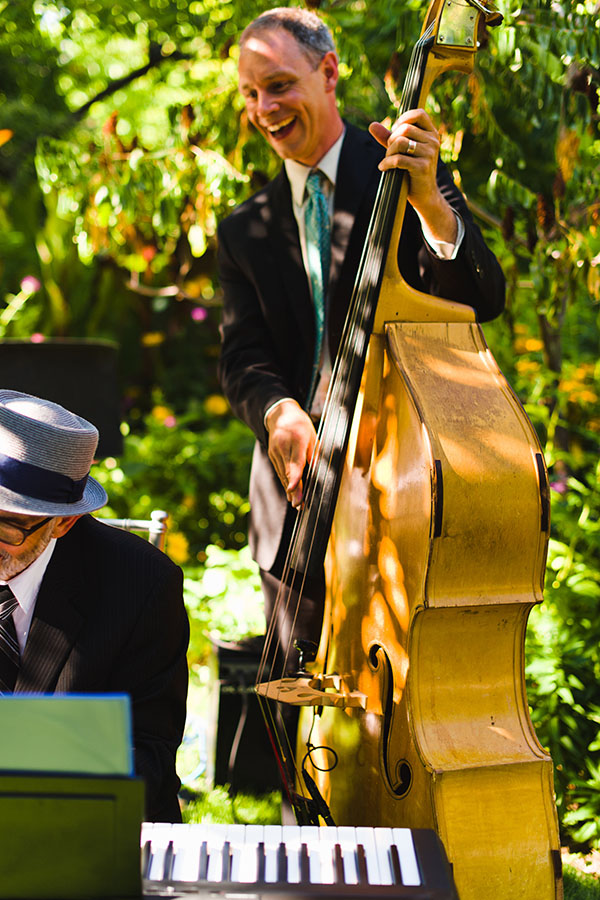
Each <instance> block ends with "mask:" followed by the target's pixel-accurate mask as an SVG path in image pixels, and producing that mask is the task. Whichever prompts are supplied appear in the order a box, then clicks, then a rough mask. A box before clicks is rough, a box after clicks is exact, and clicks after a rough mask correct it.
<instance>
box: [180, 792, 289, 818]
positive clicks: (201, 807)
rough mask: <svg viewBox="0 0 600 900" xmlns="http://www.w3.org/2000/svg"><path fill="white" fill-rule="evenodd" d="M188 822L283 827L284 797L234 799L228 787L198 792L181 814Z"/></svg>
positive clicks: (244, 796)
mask: <svg viewBox="0 0 600 900" xmlns="http://www.w3.org/2000/svg"><path fill="white" fill-rule="evenodd" d="M182 817H183V821H184V822H185V823H188V822H190V823H194V822H216V823H220V824H222V825H235V824H243V825H280V824H281V795H280V794H279V793H273V794H266V795H264V796H262V797H254V796H252V795H250V794H236V795H235V796H232V795H231V794H230V793H229V792H228V790H227V787H217V788H213V789H210V788H206V789H205V790H199V791H198V792H197V794H196V795H195V796H193V797H191V799H190V800H188V802H187V803H186V805H185V806H184V808H183V812H182Z"/></svg>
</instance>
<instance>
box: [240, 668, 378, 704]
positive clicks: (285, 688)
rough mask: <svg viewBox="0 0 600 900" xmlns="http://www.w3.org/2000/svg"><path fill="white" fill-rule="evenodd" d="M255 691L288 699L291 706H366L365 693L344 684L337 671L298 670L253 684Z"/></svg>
mask: <svg viewBox="0 0 600 900" xmlns="http://www.w3.org/2000/svg"><path fill="white" fill-rule="evenodd" d="M255 690H256V692H257V694H259V695H260V696H261V697H266V698H267V699H268V700H277V701H279V702H281V703H290V704H292V706H334V707H336V708H337V709H347V708H349V707H353V708H358V709H366V708H367V695H366V694H362V693H361V692H360V691H349V690H346V689H345V688H344V685H343V682H342V678H341V677H340V676H339V675H327V674H324V673H319V674H310V675H309V674H302V675H291V676H284V677H283V678H276V679H274V680H273V681H263V682H261V683H260V684H257V685H255Z"/></svg>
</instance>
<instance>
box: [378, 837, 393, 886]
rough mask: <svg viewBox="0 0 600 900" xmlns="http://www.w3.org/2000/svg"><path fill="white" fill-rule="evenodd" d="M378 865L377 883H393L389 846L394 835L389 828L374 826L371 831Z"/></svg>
mask: <svg viewBox="0 0 600 900" xmlns="http://www.w3.org/2000/svg"><path fill="white" fill-rule="evenodd" d="M373 836H374V839H375V847H376V851H377V863H378V866H379V884H393V883H394V878H393V870H392V860H391V857H390V847H391V845H392V841H393V840H394V836H393V834H392V829H391V828H375V829H374V831H373Z"/></svg>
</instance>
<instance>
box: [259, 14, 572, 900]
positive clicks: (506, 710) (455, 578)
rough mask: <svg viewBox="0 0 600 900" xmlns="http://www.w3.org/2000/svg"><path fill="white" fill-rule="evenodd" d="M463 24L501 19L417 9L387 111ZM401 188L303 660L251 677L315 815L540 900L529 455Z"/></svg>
mask: <svg viewBox="0 0 600 900" xmlns="http://www.w3.org/2000/svg"><path fill="white" fill-rule="evenodd" d="M481 17H483V18H484V19H485V21H486V23H487V24H488V25H494V24H498V23H499V21H500V20H501V17H500V16H499V15H498V14H497V13H496V12H495V10H494V9H493V8H491V7H488V6H486V5H484V4H483V3H482V2H480V0H433V2H432V4H431V6H430V7H429V10H428V13H427V16H426V19H425V23H424V25H423V30H422V33H421V37H420V39H419V41H418V43H417V46H416V48H415V52H414V54H413V60H412V62H411V67H410V71H409V75H408V77H407V82H406V84H405V89H404V93H403V98H402V108H401V110H400V112H403V111H404V110H406V109H411V108H417V107H420V106H423V105H424V102H425V98H426V97H427V94H428V92H429V90H430V87H431V84H432V83H433V81H434V79H435V78H436V77H437V76H438V75H440V74H441V73H443V72H445V71H447V70H450V69H458V70H461V71H464V72H469V71H470V70H471V69H472V66H473V58H474V53H475V49H476V45H477V34H478V26H479V23H480V19H481ZM407 192H408V180H407V177H406V175H405V174H404V173H402V172H400V171H398V170H394V171H389V172H386V173H384V175H383V176H382V179H381V184H380V189H379V193H378V195H377V200H376V204H375V209H374V211H373V217H372V219H371V225H370V226H369V232H368V236H367V241H366V245H365V249H364V253H363V257H362V260H361V264H360V267H359V272H358V277H357V285H356V289H355V292H354V295H353V298H352V301H351V304H350V309H349V314H348V319H347V322H346V326H345V330H344V335H343V337H342V342H341V345H340V350H339V353H338V357H337V359H336V362H335V367H334V372H333V377H332V382H331V386H330V389H329V394H328V397H327V401H326V405H325V410H324V414H323V418H322V422H321V426H320V429H319V434H318V438H319V440H318V450H317V452H316V453H315V457H314V458H313V461H312V463H311V468H310V471H309V473H308V477H307V479H306V487H305V503H304V507H303V509H302V511H301V512H300V515H299V517H298V521H297V526H296V531H295V535H294V539H293V542H292V546H291V549H290V555H289V558H288V567H287V571H286V575H285V576H284V578H285V579H287V581H288V583H290V584H294V587H295V588H296V589H297V590H298V591H299V593H301V586H302V584H301V583H302V579H303V578H304V577H305V576H306V574H308V575H310V574H312V573H316V572H317V571H318V569H319V567H321V566H322V565H323V561H325V569H326V580H327V601H326V609H325V616H324V624H323V629H322V633H321V640H320V645H319V648H318V652H317V654H316V659H315V660H314V662H312V663H309V664H307V666H306V669H307V671H306V672H303V673H300V675H299V676H298V677H283V678H279V679H277V680H273V679H272V678H270V677H269V678H268V679H266V680H264V681H263V682H262V683H261V684H259V685H257V690H258V692H259V695H261V696H262V697H265V698H272V699H274V700H280V701H283V702H291V703H295V704H297V705H300V706H302V712H301V720H300V722H301V727H300V734H299V741H298V748H297V758H298V759H301V760H302V764H301V765H299V764H298V763H296V771H297V773H298V779H299V781H301V780H302V778H303V776H304V774H305V773H306V775H307V776H308V780H307V781H306V782H305V783H306V784H307V785H310V784H313V785H316V788H317V789H318V790H316V789H315V790H316V796H317V798H318V799H319V802H320V807H319V808H320V810H321V813H322V814H323V810H325V813H324V818H325V821H326V822H327V821H329V823H332V822H335V824H337V825H371V826H409V827H413V828H416V827H427V828H434V829H435V830H436V832H437V833H438V835H439V836H440V838H441V840H442V842H443V844H444V846H445V849H446V852H447V855H448V858H449V860H450V862H451V864H452V867H453V872H454V878H455V881H456V885H457V889H458V893H459V896H460V898H461V900H517V898H520V900H557V898H560V897H562V880H561V874H560V873H561V867H560V844H559V838H558V826H557V817H556V809H555V804H554V795H553V776H552V761H551V759H550V757H549V756H548V754H547V753H546V752H545V751H544V750H543V749H542V747H541V746H540V744H539V742H538V741H537V739H536V736H535V732H534V730H533V727H532V724H531V720H530V718H529V714H528V707H527V697H526V691H525V682H524V664H523V656H524V637H525V628H526V624H527V618H528V615H529V612H530V610H531V609H532V607H533V606H534V605H535V604H536V603H539V602H540V601H541V600H542V584H543V575H544V569H545V560H546V549H547V541H548V534H549V491H548V481H547V473H546V468H545V464H544V459H543V456H542V452H541V449H540V446H539V443H538V440H537V437H536V435H535V432H534V429H533V427H532V425H531V423H530V422H529V420H528V418H527V416H526V414H525V412H524V410H523V408H522V407H521V405H520V403H519V401H518V400H517V398H516V397H515V395H514V393H513V392H512V390H511V388H510V387H509V385H508V384H507V382H506V380H505V379H504V377H503V375H502V373H501V372H500V370H499V368H498V366H497V364H496V362H495V360H494V359H493V356H492V355H491V353H490V351H489V349H488V348H487V346H486V343H485V340H484V337H483V334H482V331H481V329H480V327H479V326H478V325H477V323H476V322H475V316H474V313H473V311H472V310H471V309H470V307H469V306H468V301H469V298H468V297H465V298H464V301H465V305H463V304H458V303H453V302H449V301H445V300H441V299H438V298H435V297H432V296H430V295H428V294H424V293H422V292H419V291H417V290H415V289H413V288H412V287H410V286H409V285H408V284H407V283H406V281H405V280H404V279H403V277H402V274H401V273H400V272H399V270H398V266H397V261H396V253H395V252H393V251H395V249H396V247H397V245H398V241H399V239H400V232H401V228H402V222H403V216H404V211H405V207H406V202H407V200H406V198H407ZM388 250H389V251H390V252H388ZM298 582H299V583H298ZM263 671H264V670H263ZM283 755H284V756H285V750H284V754H283ZM298 791H299V793H300V794H301V793H302V792H303V791H304V787H303V786H302V785H301V784H299V785H298ZM309 793H311V795H312V796H313V797H314V796H315V793H313V791H312V790H311V789H310V788H309Z"/></svg>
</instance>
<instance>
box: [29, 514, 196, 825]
mask: <svg viewBox="0 0 600 900" xmlns="http://www.w3.org/2000/svg"><path fill="white" fill-rule="evenodd" d="M188 638H189V626H188V620H187V615H186V612H185V608H184V605H183V599H182V573H181V570H180V569H179V567H178V566H176V565H175V564H174V563H172V562H171V561H170V560H169V559H168V558H167V557H166V556H165V555H164V553H161V552H160V551H159V550H157V549H156V548H155V547H153V546H151V545H150V544H149V543H148V542H147V541H144V540H143V539H142V538H139V537H137V536H136V535H132V534H128V533H126V532H123V531H120V530H118V529H116V528H111V527H110V526H108V525H103V524H101V523H100V522H98V521H97V520H96V519H93V518H92V517H91V516H84V517H83V518H81V519H80V520H78V521H77V522H76V523H75V525H74V526H73V527H72V528H71V530H70V531H69V532H67V534H66V535H64V536H63V537H61V538H59V539H58V541H57V544H56V547H55V548H54V553H53V554H52V558H51V560H50V563H49V565H48V568H47V570H46V573H45V575H44V578H43V580H42V584H41V587H40V592H39V594H38V598H37V602H36V606H35V612H34V617H33V620H32V623H31V629H30V632H29V636H28V639H27V643H26V645H25V650H24V653H23V658H22V662H21V669H20V672H19V676H18V679H17V683H16V686H15V693H50V694H52V693H92V694H95V693H127V694H129V695H130V697H131V704H132V713H133V741H134V749H135V768H136V772H137V774H139V775H142V776H143V777H144V780H145V782H146V813H145V814H146V818H147V819H148V820H149V821H178V820H179V821H180V820H181V817H180V812H179V804H178V802H177V791H178V789H179V785H180V782H179V779H178V777H177V775H176V772H175V753H176V750H177V747H178V746H179V744H180V742H181V738H182V735H183V728H184V724H185V708H186V694H187V664H186V650H187V645H188Z"/></svg>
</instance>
